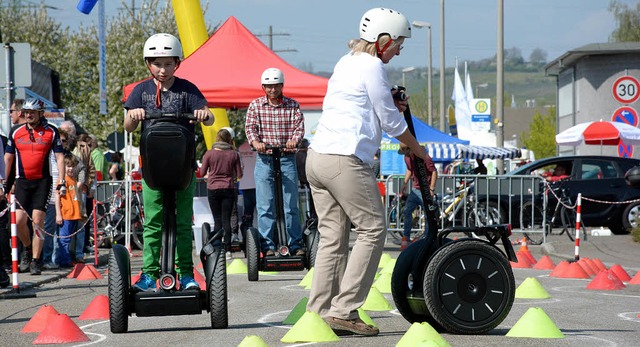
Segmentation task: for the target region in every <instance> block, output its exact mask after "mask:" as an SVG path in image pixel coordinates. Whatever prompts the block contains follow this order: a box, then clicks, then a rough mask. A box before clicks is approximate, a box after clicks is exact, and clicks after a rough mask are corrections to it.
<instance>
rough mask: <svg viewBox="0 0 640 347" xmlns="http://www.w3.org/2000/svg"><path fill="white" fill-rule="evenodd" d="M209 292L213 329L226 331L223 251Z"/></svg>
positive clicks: (209, 285) (227, 322)
mask: <svg viewBox="0 0 640 347" xmlns="http://www.w3.org/2000/svg"><path fill="white" fill-rule="evenodd" d="M205 224H207V223H205ZM207 225H208V224H207ZM203 229H204V228H203ZM207 290H208V291H209V313H210V315H211V327H212V328H213V329H225V328H227V327H228V326H229V311H228V309H227V267H226V262H225V254H224V251H223V250H222V249H221V250H220V251H219V252H218V259H217V260H216V265H215V268H214V270H213V275H212V276H211V279H210V280H209V283H208V285H207Z"/></svg>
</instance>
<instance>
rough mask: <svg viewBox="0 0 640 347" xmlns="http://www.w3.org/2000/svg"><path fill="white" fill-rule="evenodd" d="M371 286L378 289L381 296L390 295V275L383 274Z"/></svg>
mask: <svg viewBox="0 0 640 347" xmlns="http://www.w3.org/2000/svg"><path fill="white" fill-rule="evenodd" d="M373 286H374V287H376V288H378V290H379V291H380V293H382V294H391V274H389V273H386V272H385V273H383V274H381V275H380V277H378V279H377V280H376V281H375V282H373Z"/></svg>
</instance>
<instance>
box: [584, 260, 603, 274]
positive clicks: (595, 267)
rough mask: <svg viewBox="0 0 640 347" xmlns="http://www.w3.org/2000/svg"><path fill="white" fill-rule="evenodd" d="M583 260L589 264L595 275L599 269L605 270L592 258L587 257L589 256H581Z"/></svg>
mask: <svg viewBox="0 0 640 347" xmlns="http://www.w3.org/2000/svg"><path fill="white" fill-rule="evenodd" d="M583 259H584V261H585V262H586V263H587V264H589V266H591V268H592V269H593V271H595V274H596V275H597V274H598V273H599V272H600V271H606V270H602V269H601V268H600V267H599V266H598V265H597V264H596V263H595V262H594V261H593V260H591V259H589V258H583Z"/></svg>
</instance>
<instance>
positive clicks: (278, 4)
mask: <svg viewBox="0 0 640 347" xmlns="http://www.w3.org/2000/svg"><path fill="white" fill-rule="evenodd" d="M34 2H35V1H34ZM131 2H132V1H131V0H126V1H125V3H127V4H131ZM620 2H622V3H625V4H628V5H631V6H634V7H635V3H636V1H634V0H621V1H620ZM45 3H46V4H48V5H51V6H55V7H57V8H58V10H53V9H52V10H49V13H50V15H52V16H56V17H57V18H59V20H60V21H62V22H63V23H66V24H67V25H69V26H70V27H71V28H74V27H77V26H78V25H80V23H84V24H87V23H90V22H91V21H97V7H96V8H95V9H94V10H93V11H92V13H91V14H90V15H84V14H82V13H80V12H79V11H77V10H76V9H75V7H76V5H77V3H78V0H46V1H45ZM135 3H136V6H140V5H141V4H142V3H143V1H142V0H135ZM203 3H204V1H203ZM497 3H498V1H497V0H446V1H445V61H446V65H447V66H448V67H450V66H453V64H454V61H455V58H456V57H457V58H458V60H459V61H464V60H479V59H483V58H488V57H491V56H493V55H494V54H495V52H496V42H497V38H496V37H497V22H496V20H497ZM608 5H609V1H608V0H504V45H505V48H511V47H518V48H520V49H521V51H522V55H523V57H524V58H525V59H528V58H529V54H530V53H531V51H532V50H533V49H534V48H542V49H543V50H545V51H546V52H547V54H548V55H547V60H548V61H551V60H553V59H555V58H557V57H559V56H560V55H562V54H563V53H565V52H566V51H568V50H571V49H573V48H577V47H580V46H582V45H585V44H589V43H597V42H607V41H608V37H609V35H610V34H611V32H612V30H613V29H614V27H615V22H614V20H613V16H612V15H611V14H610V12H609V11H608ZM105 6H106V7H105V8H106V13H107V16H108V17H109V16H110V15H113V14H114V13H116V12H117V11H118V9H119V8H120V7H121V6H122V5H121V1H118V0H109V1H106V5H105ZM373 7H390V8H393V9H395V10H398V11H400V12H402V13H404V14H405V15H407V17H408V18H409V20H410V21H413V20H420V21H425V22H430V23H431V24H432V27H433V29H432V46H433V47H432V48H433V66H434V68H435V67H438V66H440V59H439V57H440V1H438V0H396V1H365V0H341V1H337V0H319V1H309V0H215V1H214V0H212V1H210V3H209V8H208V11H207V13H206V15H205V22H206V23H207V25H211V26H213V25H216V24H218V23H222V22H224V21H225V20H227V18H229V16H235V17H236V18H237V19H238V20H240V22H242V23H243V24H244V25H245V26H246V27H247V28H248V29H249V30H251V31H252V32H253V33H254V34H265V33H267V32H268V29H269V25H272V26H273V32H274V33H287V34H289V36H275V37H274V39H273V41H274V49H275V50H278V49H297V52H282V53H279V54H280V56H281V57H283V58H284V59H285V60H287V61H288V62H289V63H291V64H292V65H294V66H298V67H300V66H302V65H307V66H308V65H312V66H313V70H314V71H331V70H332V68H333V65H334V64H335V63H336V61H337V60H338V59H339V58H340V56H342V55H343V54H344V53H345V52H346V51H347V48H346V44H347V42H348V41H349V39H352V38H356V37H357V35H358V23H359V20H360V17H361V16H362V14H363V13H364V12H365V11H367V10H368V9H370V8H373ZM262 39H263V42H265V43H266V42H267V39H266V37H262ZM427 46H428V44H427V30H426V29H414V30H413V37H412V38H411V39H409V40H407V41H405V45H404V49H403V51H402V54H401V56H399V57H396V58H394V59H393V60H392V61H391V63H390V65H392V66H394V67H407V66H420V67H426V66H427V51H428V47H427Z"/></svg>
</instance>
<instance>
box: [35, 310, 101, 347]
mask: <svg viewBox="0 0 640 347" xmlns="http://www.w3.org/2000/svg"><path fill="white" fill-rule="evenodd" d="M86 341H89V338H88V337H87V335H85V333H84V332H82V330H80V328H79V327H78V326H77V325H76V323H74V322H73V321H72V320H71V318H69V316H67V315H66V314H58V315H56V316H55V317H53V318H51V321H50V322H49V324H47V327H46V328H44V330H43V331H42V332H41V333H40V335H38V337H36V339H35V340H33V344H34V345H47V344H57V343H69V342H86Z"/></svg>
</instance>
